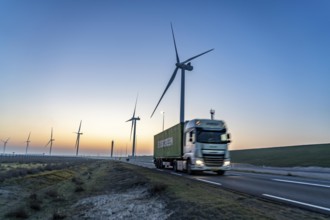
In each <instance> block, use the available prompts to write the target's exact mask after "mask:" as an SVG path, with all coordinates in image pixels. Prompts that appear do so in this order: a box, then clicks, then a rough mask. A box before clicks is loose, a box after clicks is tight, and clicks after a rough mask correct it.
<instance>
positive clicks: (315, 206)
mask: <svg viewBox="0 0 330 220" xmlns="http://www.w3.org/2000/svg"><path fill="white" fill-rule="evenodd" d="M262 195H263V196H266V197H270V198H274V199H278V200H284V201H287V202H292V203H296V204H300V205H304V206H308V207H312V208H317V209H322V210H325V211H328V212H330V208H326V207H322V206H318V205H313V204H308V203H304V202H299V201H295V200H291V199H286V198H282V197H278V196H273V195H269V194H262Z"/></svg>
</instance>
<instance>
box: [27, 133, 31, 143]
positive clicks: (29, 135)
mask: <svg viewBox="0 0 330 220" xmlns="http://www.w3.org/2000/svg"><path fill="white" fill-rule="evenodd" d="M30 135H31V131H30V133H29V137H28V139H27V141H29V140H30Z"/></svg>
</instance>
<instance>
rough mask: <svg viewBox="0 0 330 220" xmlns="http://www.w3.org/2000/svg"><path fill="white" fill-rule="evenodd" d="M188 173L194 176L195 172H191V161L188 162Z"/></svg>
mask: <svg viewBox="0 0 330 220" xmlns="http://www.w3.org/2000/svg"><path fill="white" fill-rule="evenodd" d="M187 173H188V174H189V175H193V174H194V171H192V170H191V162H190V160H188V161H187Z"/></svg>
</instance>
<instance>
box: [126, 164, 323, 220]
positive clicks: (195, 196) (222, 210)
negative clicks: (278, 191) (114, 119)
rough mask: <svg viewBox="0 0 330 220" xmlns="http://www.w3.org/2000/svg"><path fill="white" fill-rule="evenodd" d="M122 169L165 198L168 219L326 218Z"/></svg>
mask: <svg viewBox="0 0 330 220" xmlns="http://www.w3.org/2000/svg"><path fill="white" fill-rule="evenodd" d="M123 166H124V167H126V168H127V169H130V170H132V172H134V173H137V174H140V175H141V174H142V176H144V177H146V178H147V179H148V182H149V184H150V185H151V188H153V190H155V189H156V191H157V192H158V193H157V195H158V196H165V198H166V199H167V201H168V206H167V208H168V209H169V210H172V211H173V212H174V213H175V214H174V215H171V216H170V217H169V219H313V218H314V219H326V217H324V216H322V215H319V214H315V213H310V212H306V211H303V210H299V209H295V208H292V207H286V206H281V205H278V204H273V203H269V202H265V201H263V200H261V199H259V198H256V197H253V196H247V195H243V194H236V193H232V192H229V191H226V190H223V189H221V188H219V187H217V186H212V185H210V184H207V183H203V182H200V181H192V180H189V179H186V178H184V177H179V176H175V175H171V174H167V173H163V172H162V173H160V172H157V171H155V170H150V169H147V168H141V167H135V166H133V165H129V164H124V165H123ZM279 210H281V211H280V212H279Z"/></svg>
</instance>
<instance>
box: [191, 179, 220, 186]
mask: <svg viewBox="0 0 330 220" xmlns="http://www.w3.org/2000/svg"><path fill="white" fill-rule="evenodd" d="M196 180H199V181H202V182H206V183H211V184H214V185H218V186H221V183H216V182H212V181H208V180H203V179H200V178H196Z"/></svg>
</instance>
